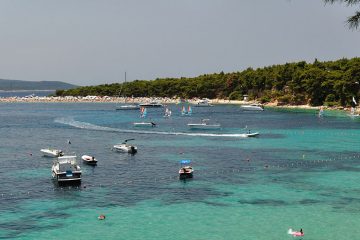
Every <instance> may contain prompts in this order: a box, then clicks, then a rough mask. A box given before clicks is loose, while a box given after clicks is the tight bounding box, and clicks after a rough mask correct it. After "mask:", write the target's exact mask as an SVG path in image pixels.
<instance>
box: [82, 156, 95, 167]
mask: <svg viewBox="0 0 360 240" xmlns="http://www.w3.org/2000/svg"><path fill="white" fill-rule="evenodd" d="M81 159H82V160H83V161H84V162H85V163H87V164H89V165H96V164H97V159H96V158H95V157H93V156H89V155H82V156H81Z"/></svg>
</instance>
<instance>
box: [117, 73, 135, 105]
mask: <svg viewBox="0 0 360 240" xmlns="http://www.w3.org/2000/svg"><path fill="white" fill-rule="evenodd" d="M125 83H126V72H125V81H124V83H123V84H125ZM122 88H123V85H121V89H120V93H119V96H120V95H121V92H122ZM125 103H126V96H125ZM138 109H140V106H139V105H137V104H126V105H120V106H118V107H117V108H116V110H138Z"/></svg>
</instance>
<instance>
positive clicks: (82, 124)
mask: <svg viewBox="0 0 360 240" xmlns="http://www.w3.org/2000/svg"><path fill="white" fill-rule="evenodd" d="M55 122H56V123H61V124H64V125H69V126H72V127H75V128H82V129H89V130H97V131H108V132H121V133H138V134H156V135H182V136H199V137H231V138H246V137H248V136H247V135H246V134H244V133H238V134H236V133H235V134H226V133H224V134H218V133H186V132H161V131H146V130H129V129H118V128H111V127H103V126H98V125H95V124H91V123H87V122H80V121H76V120H74V119H73V118H56V119H55Z"/></svg>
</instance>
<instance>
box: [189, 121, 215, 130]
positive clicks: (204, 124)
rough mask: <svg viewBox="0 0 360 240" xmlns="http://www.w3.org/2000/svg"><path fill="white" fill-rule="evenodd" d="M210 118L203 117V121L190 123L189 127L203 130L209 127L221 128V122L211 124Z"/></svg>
mask: <svg viewBox="0 0 360 240" xmlns="http://www.w3.org/2000/svg"><path fill="white" fill-rule="evenodd" d="M208 121H209V119H202V120H201V123H188V124H187V125H188V127H189V128H190V129H202V130H207V129H219V128H221V125H220V124H210V123H209V122H208Z"/></svg>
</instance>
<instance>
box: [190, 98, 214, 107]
mask: <svg viewBox="0 0 360 240" xmlns="http://www.w3.org/2000/svg"><path fill="white" fill-rule="evenodd" d="M194 106H195V107H213V106H214V105H212V104H211V103H210V100H209V99H202V100H200V101H198V102H197V103H196V104H195V105H194Z"/></svg>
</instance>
